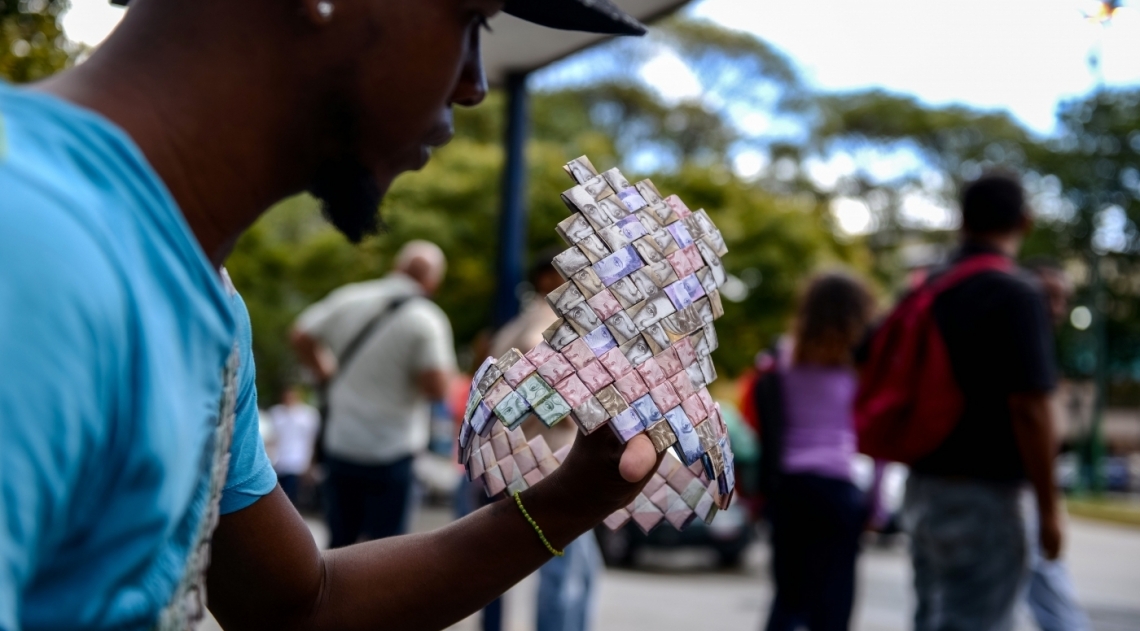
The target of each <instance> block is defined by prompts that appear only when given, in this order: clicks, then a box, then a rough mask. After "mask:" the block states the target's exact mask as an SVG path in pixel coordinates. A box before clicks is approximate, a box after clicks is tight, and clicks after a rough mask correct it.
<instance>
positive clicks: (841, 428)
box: [754, 273, 874, 631]
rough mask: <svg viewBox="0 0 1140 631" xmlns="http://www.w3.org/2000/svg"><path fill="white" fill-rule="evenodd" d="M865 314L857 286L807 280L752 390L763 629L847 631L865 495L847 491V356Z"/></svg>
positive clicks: (851, 376)
mask: <svg viewBox="0 0 1140 631" xmlns="http://www.w3.org/2000/svg"><path fill="white" fill-rule="evenodd" d="M873 311H874V299H873V298H872V296H871V294H870V292H868V291H867V289H866V288H865V287H864V285H863V283H861V282H860V281H858V280H856V279H854V278H852V277H850V276H847V275H845V274H836V273H831V274H824V275H821V276H818V277H816V278H815V279H814V280H812V281H811V282H810V284H809V285H808V287H807V291H806V292H805V293H804V295H803V298H802V299H801V300H800V304H799V307H798V309H797V313H796V318H795V324H794V327H793V334H792V339H791V343H790V345H787V344H785V345H783V346H782V347H780V346H778V348H777V351H776V358H775V361H774V362H772V363H771V364H770V367H769V369H768V370H767V372H766V374H763V375H762V376H761V377H760V379H759V380H758V381H757V384H756V387H755V390H754V392H755V403H756V406H755V407H756V410H757V412H758V415H759V419H760V432H761V440H762V444H763V450H764V451H763V455H762V457H761V460H762V463H761V472H762V473H761V484H760V487H761V491H762V492H763V494H764V495H765V497H766V499H767V514H768V519H769V521H770V523H771V537H772V572H773V577H774V580H775V583H776V593H775V597H774V599H773V601H772V606H771V610H770V612H769V616H768V624H767V631H795V630H796V629H799V628H800V627H801V626H806V627H807V628H808V629H810V630H811V631H841V630H844V629H847V628H848V623H849V621H850V618H851V608H852V605H853V603H854V596H855V560H856V557H857V555H858V551H859V535H860V533H861V532H862V531H863V528H864V525H865V524H866V523H867V521H868V517H869V515H870V514H871V512H872V510H873V509H872V506H871V504H872V502H871V501H869V497H868V495H869V496H870V497H874V491H872V493H871V494H867V495H865V494H864V493H863V492H862V491H861V490H859V488H858V487H856V486H855V484H854V464H855V458H856V456H857V452H856V440H855V422H854V417H853V404H854V400H855V392H856V389H857V387H858V380H857V374H856V372H855V362H854V351H855V349H856V347H857V345H858V344H859V342H861V341H862V340H863V338H864V337H865V336H866V333H867V329H868V326H869V324H870V321H871V317H872V315H873ZM789 346H790V348H789Z"/></svg>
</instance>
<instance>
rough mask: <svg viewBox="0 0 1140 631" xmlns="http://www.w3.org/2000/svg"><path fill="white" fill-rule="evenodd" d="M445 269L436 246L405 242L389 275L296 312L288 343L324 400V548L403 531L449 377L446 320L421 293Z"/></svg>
mask: <svg viewBox="0 0 1140 631" xmlns="http://www.w3.org/2000/svg"><path fill="white" fill-rule="evenodd" d="M446 266H447V263H446V259H445V258H444V255H443V252H442V251H441V250H440V249H439V247H438V246H436V245H435V244H433V243H429V242H427V241H411V242H409V243H407V244H405V245H404V247H403V248H401V250H400V252H399V253H398V254H397V256H396V261H395V264H394V266H393V268H394V269H393V271H392V272H391V273H390V274H388V275H387V276H385V277H384V278H381V279H379V280H372V281H366V282H362V283H354V284H351V285H346V286H344V287H341V288H340V289H337V290H335V291H333V292H332V293H330V294H329V295H328V296H327V297H326V298H325V299H324V300H321V301H320V302H318V303H316V304H314V305H312V306H310V307H309V308H308V309H306V310H305V311H304V312H303V313H301V315H300V316H299V317H298V318H297V322H296V324H295V327H294V332H293V340H292V341H293V346H294V349H295V350H296V351H297V353H298V355H299V357H300V358H301V361H302V362H303V363H305V364H306V365H307V366H309V368H310V369H312V370H313V371H314V373H315V374H316V376H317V378H318V379H319V380H321V381H322V382H323V383H325V384H326V396H327V397H328V407H329V415H328V426H327V427H326V428H325V430H324V431H325V442H324V451H325V464H326V467H327V470H328V488H327V489H326V491H327V500H328V501H327V504H328V522H329V530H330V534H331V542H330V547H333V548H337V547H342V546H346V545H350V544H353V543H356V541H357V540H359V539H360V538H361V537H363V538H364V539H366V540H370V539H380V538H383V537H390V536H393V535H398V534H403V533H405V532H407V530H408V522H409V517H410V513H411V492H412V484H413V474H412V461H413V459H414V458H415V455H416V454H417V453H419V452H420V451H423V450H424V449H425V448H426V447H427V445H428V440H429V437H430V423H431V409H430V406H431V402H432V401H435V400H438V399H441V398H443V397H444V396H445V394H446V391H447V384H448V382H449V380H450V378H451V376H452V375H453V374H454V373H455V351H454V348H453V344H452V335H451V324H450V323H449V322H448V320H447V316H446V315H444V313H443V311H442V310H440V308H439V307H438V306H436V305H435V304H434V303H433V302H431V301H430V300H428V299H427V298H428V297H429V296H431V295H432V294H434V293H435V291H436V290H437V289H438V288H439V285H440V283H442V281H443V276H444V272H445V270H446Z"/></svg>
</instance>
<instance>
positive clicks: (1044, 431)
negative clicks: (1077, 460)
mask: <svg viewBox="0 0 1140 631" xmlns="http://www.w3.org/2000/svg"><path fill="white" fill-rule="evenodd" d="M1009 407H1010V415H1011V417H1012V418H1011V420H1012V422H1013V431H1014V436H1015V438H1016V439H1017V445H1018V449H1019V450H1020V452H1021V460H1022V462H1023V463H1024V465H1025V475H1026V477H1028V478H1029V481H1030V483H1032V484H1033V490H1034V494H1035V495H1036V497H1037V507H1038V511H1039V512H1041V513H1042V514H1053V513H1054V512H1055V511H1056V510H1057V485H1056V482H1055V481H1054V475H1053V459H1054V458H1055V457H1056V455H1057V444H1056V438H1055V437H1054V430H1053V416H1052V410H1051V408H1050V407H1049V399H1048V396H1047V395H1045V394H1015V395H1012V396H1011V397H1010V401H1009Z"/></svg>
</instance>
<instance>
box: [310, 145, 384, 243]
mask: <svg viewBox="0 0 1140 631" xmlns="http://www.w3.org/2000/svg"><path fill="white" fill-rule="evenodd" d="M309 192H310V193H312V194H313V196H314V197H316V198H317V199H319V200H320V201H321V214H323V215H324V216H325V219H328V221H329V223H331V224H332V225H333V226H335V227H336V229H337V230H339V231H340V232H341V234H343V235H344V236H346V237H348V240H349V241H351V242H353V243H360V240H361V239H363V238H364V237H367V236H371V235H374V234H376V233H378V232H380V230H381V229H383V228H384V222H383V221H382V220H381V219H380V201H381V200H382V199H383V198H384V190H383V189H382V188H381V187H380V184H379V183H378V182H377V181H376V177H375V176H374V175H373V174H372V173H371V172H370V171H368V169H365V168H364V167H363V166H361V164H360V163H359V162H357V161H355V160H348V159H344V160H333V161H330V162H327V163H325V164H324V165H323V166H321V168H320V170H319V171H318V172H317V176H316V177H315V178H314V179H313V185H312V186H311V187H310V188H309Z"/></svg>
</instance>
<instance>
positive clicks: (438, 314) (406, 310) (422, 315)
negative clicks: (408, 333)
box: [400, 296, 451, 329]
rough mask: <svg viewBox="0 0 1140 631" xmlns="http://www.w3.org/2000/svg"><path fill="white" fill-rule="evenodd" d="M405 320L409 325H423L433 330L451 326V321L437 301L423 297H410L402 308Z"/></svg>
mask: <svg viewBox="0 0 1140 631" xmlns="http://www.w3.org/2000/svg"><path fill="white" fill-rule="evenodd" d="M400 311H401V314H402V315H403V317H402V318H401V320H403V321H404V322H405V323H406V324H409V325H413V326H414V325H422V326H425V327H430V328H433V329H436V328H439V327H440V326H446V327H450V326H451V321H450V320H449V319H448V317H447V314H446V313H444V311H443V309H442V308H440V306H439V305H437V304H436V303H435V301H433V300H431V299H429V298H426V297H423V296H410V297H408V298H406V299H405V301H404V304H403V305H402V306H401V307H400Z"/></svg>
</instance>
